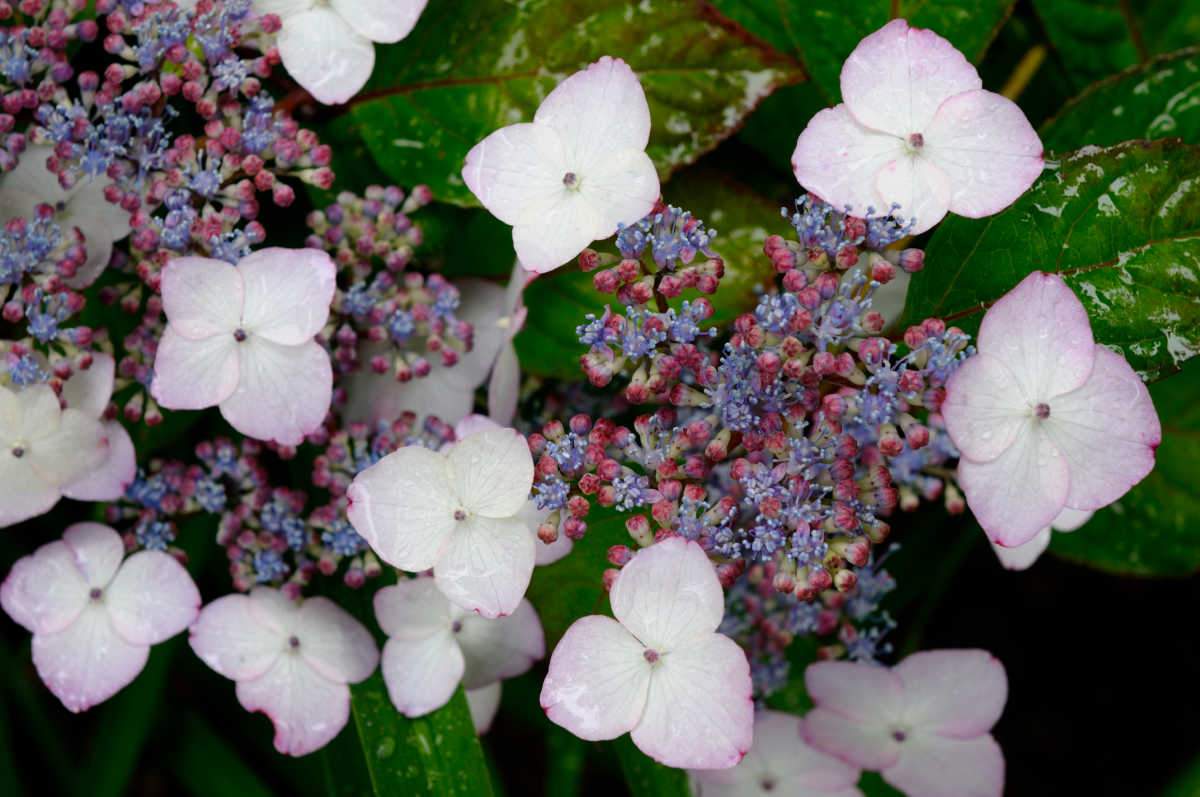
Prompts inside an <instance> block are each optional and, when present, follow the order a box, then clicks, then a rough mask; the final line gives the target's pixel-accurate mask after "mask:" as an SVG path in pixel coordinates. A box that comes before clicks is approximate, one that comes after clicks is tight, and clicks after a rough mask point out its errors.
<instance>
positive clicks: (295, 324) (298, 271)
mask: <svg viewBox="0 0 1200 797" xmlns="http://www.w3.org/2000/svg"><path fill="white" fill-rule="evenodd" d="M237 269H238V272H239V273H240V274H241V276H242V282H243V283H244V286H245V306H244V309H243V310H242V328H243V329H244V330H245V331H246V332H247V333H248V334H251V335H256V336H259V337H263V338H266V339H267V340H269V341H271V342H272V343H279V344H281V345H283V346H298V345H300V344H301V343H307V342H308V341H310V340H312V338H313V336H314V335H316V334H317V333H318V332H320V331H321V328H322V327H323V326H325V322H326V321H327V320H328V319H329V304H330V302H332V301H333V292H334V289H335V288H336V287H337V268H336V267H335V266H334V265H333V260H331V259H330V257H329V255H327V254H326V253H324V252H322V251H320V250H318V249H280V248H278V247H275V248H271V249H260V250H259V251H257V252H255V253H253V254H251V255H248V256H246V257H244V258H242V259H241V260H240V261H239V262H238V265H237Z"/></svg>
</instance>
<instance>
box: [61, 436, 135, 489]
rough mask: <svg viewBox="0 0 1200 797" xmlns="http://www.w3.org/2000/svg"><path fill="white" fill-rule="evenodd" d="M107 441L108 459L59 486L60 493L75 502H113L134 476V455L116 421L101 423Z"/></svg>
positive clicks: (131, 446) (126, 437) (128, 439)
mask: <svg viewBox="0 0 1200 797" xmlns="http://www.w3.org/2000/svg"><path fill="white" fill-rule="evenodd" d="M101 431H102V432H103V434H104V439H105V440H106V441H107V442H108V456H107V457H106V458H105V459H104V461H103V462H101V463H100V464H99V465H98V466H96V468H95V469H94V470H91V471H88V472H86V473H84V474H83V476H82V477H80V478H78V479H75V480H74V481H72V482H69V483H67V484H64V485H63V488H62V493H63V495H65V496H66V497H67V498H73V499H75V500H76V501H115V500H117V499H118V498H120V497H121V496H123V495H125V490H126V489H127V488H128V487H129V485H130V484H132V483H133V480H134V478H136V476H137V452H136V451H135V450H134V448H133V439H132V438H131V437H130V436H129V432H127V431H125V427H124V426H122V425H121V423H120V421H106V422H105V423H103V424H101Z"/></svg>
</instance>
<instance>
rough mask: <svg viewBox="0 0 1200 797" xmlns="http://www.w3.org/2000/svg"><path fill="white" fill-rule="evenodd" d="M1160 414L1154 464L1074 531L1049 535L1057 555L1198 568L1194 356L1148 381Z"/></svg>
mask: <svg viewBox="0 0 1200 797" xmlns="http://www.w3.org/2000/svg"><path fill="white" fill-rule="evenodd" d="M1150 396H1151V398H1153V399H1154V406H1155V408H1156V409H1157V410H1158V417H1159V418H1160V419H1162V424H1163V441H1162V445H1160V446H1159V447H1158V452H1157V455H1156V464H1155V467H1154V470H1153V471H1151V472H1150V475H1149V476H1147V477H1146V478H1145V480H1143V481H1142V482H1141V483H1140V484H1138V485H1137V486H1135V487H1134V488H1133V489H1132V490H1130V491H1129V493H1127V494H1126V495H1125V496H1124V497H1123V498H1122V499H1121V500H1120V501H1117V502H1116V503H1115V504H1113V505H1112V506H1109V507H1107V508H1105V509H1102V510H1101V511H1099V512H1097V513H1096V515H1095V517H1093V518H1092V519H1091V520H1089V521H1088V522H1087V523H1086V524H1085V525H1084V526H1083V528H1081V529H1080V530H1079V531H1078V532H1076V533H1074V534H1055V535H1054V536H1053V537H1052V539H1051V544H1050V550H1051V552H1053V553H1055V554H1057V555H1058V556H1061V557H1063V558H1064V559H1068V560H1070V561H1073V562H1078V563H1080V564H1085V565H1089V566H1091V567H1095V568H1098V569H1100V570H1105V571H1108V572H1111V573H1120V574H1123V575H1135V576H1187V575H1191V574H1192V573H1195V572H1196V571H1198V570H1200V493H1197V491H1196V489H1195V483H1196V463H1197V462H1200V403H1198V402H1197V397H1200V361H1195V360H1194V361H1192V362H1191V363H1189V364H1188V366H1187V367H1186V368H1185V369H1184V370H1183V373H1181V374H1178V375H1176V376H1173V377H1171V378H1170V379H1166V380H1163V381H1162V382H1159V383H1157V384H1154V385H1151V386H1150Z"/></svg>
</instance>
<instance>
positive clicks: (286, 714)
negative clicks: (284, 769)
mask: <svg viewBox="0 0 1200 797" xmlns="http://www.w3.org/2000/svg"><path fill="white" fill-rule="evenodd" d="M237 696H238V701H239V702H240V703H241V704H242V706H243V707H244V708H245V709H246V710H247V711H261V712H262V713H264V714H266V715H267V716H268V717H270V718H271V722H272V723H273V724H274V725H275V749H276V750H278V751H279V752H281V753H284V754H286V755H292V756H302V755H307V754H308V753H311V752H313V751H314V750H319V749H320V748H322V747H324V746H325V745H327V744H329V742H331V741H332V740H333V737H335V736H337V735H338V732H339V731H341V730H342V728H344V727H345V726H346V721H347V720H348V719H349V718H350V687H348V686H346V684H344V683H334V682H333V681H330V680H329V679H327V678H324V677H322V676H321V675H319V674H318V673H317V672H316V671H314V670H313V669H312V668H311V667H309V666H308V664H306V663H305V661H304V658H303V657H302V656H299V655H295V654H284V655H282V656H280V657H279V659H278V660H277V661H276V662H275V664H274V666H272V667H271V669H269V670H268V671H267V672H266V673H265V674H263V675H261V676H259V677H258V678H255V679H254V680H252V681H238V685H237Z"/></svg>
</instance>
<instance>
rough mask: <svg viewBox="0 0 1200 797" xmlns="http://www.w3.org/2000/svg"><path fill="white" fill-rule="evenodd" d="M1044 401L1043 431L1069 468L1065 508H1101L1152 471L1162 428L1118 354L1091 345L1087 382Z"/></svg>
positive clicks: (1142, 387)
mask: <svg viewBox="0 0 1200 797" xmlns="http://www.w3.org/2000/svg"><path fill="white" fill-rule="evenodd" d="M1049 404H1050V417H1048V418H1047V419H1046V420H1045V421H1044V425H1045V428H1046V434H1047V435H1049V436H1050V439H1051V440H1053V441H1054V445H1055V447H1056V448H1057V449H1058V450H1059V451H1061V452H1062V454H1063V456H1064V457H1065V458H1066V460H1067V462H1068V463H1070V468H1071V484H1070V490H1069V491H1068V493H1067V505H1068V506H1070V507H1072V508H1074V509H1083V510H1092V509H1099V508H1100V507H1102V506H1107V505H1108V504H1111V503H1112V502H1113V501H1116V500H1117V499H1118V498H1120V497H1121V496H1123V495H1124V494H1125V493H1126V492H1128V491H1129V488H1130V487H1132V486H1133V485H1135V484H1137V483H1138V482H1140V481H1141V480H1142V479H1143V478H1145V477H1146V474H1148V473H1149V472H1150V471H1151V470H1153V469H1154V450H1155V448H1157V447H1158V444H1159V443H1160V442H1162V426H1161V424H1160V423H1159V420H1158V413H1157V412H1155V410H1154V402H1152V401H1151V400H1150V393H1149V392H1148V391H1147V390H1146V386H1145V385H1144V384H1143V383H1142V380H1141V379H1140V378H1138V375H1137V374H1136V373H1134V371H1133V369H1132V368H1131V367H1129V363H1127V362H1126V361H1125V358H1124V357H1122V356H1121V355H1119V354H1115V353H1114V352H1112V351H1110V350H1108V349H1106V348H1105V347H1103V346H1097V347H1096V360H1095V364H1094V366H1093V368H1092V373H1091V376H1089V377H1088V380H1087V382H1085V383H1084V384H1083V386H1082V387H1079V388H1078V389H1076V390H1073V391H1071V392H1070V393H1067V394H1065V395H1062V396H1056V397H1055V398H1054V399H1053V400H1051V401H1050V402H1049Z"/></svg>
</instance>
